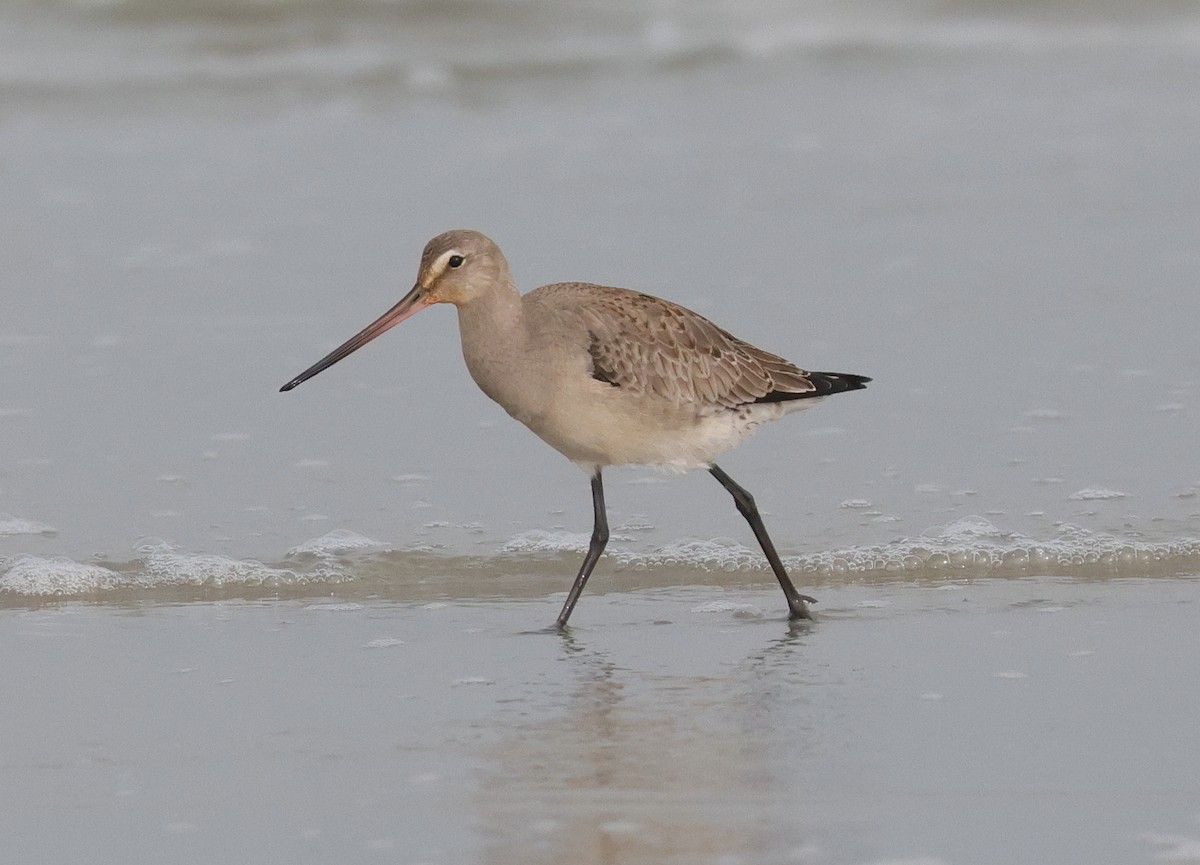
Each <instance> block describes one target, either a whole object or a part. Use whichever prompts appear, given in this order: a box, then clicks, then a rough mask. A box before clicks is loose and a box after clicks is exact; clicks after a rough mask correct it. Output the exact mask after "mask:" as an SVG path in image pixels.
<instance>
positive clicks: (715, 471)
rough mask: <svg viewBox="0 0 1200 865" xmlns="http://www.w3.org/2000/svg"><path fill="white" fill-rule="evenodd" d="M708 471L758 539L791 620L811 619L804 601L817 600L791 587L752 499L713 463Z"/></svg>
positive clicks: (812, 602) (811, 602)
mask: <svg viewBox="0 0 1200 865" xmlns="http://www.w3.org/2000/svg"><path fill="white" fill-rule="evenodd" d="M708 470H709V472H711V473H712V476H713V477H714V478H716V479H717V480H718V481H720V482H721V486H723V487H725V489H727V490H729V494H730V495H732V496H733V501H734V503H735V504H736V505H737V509H738V512H739V513H741V515H742V516H743V517H745V518H746V522H748V523H749V524H750V528H751V529H753V530H754V537H756V538H758V544H759V546H761V547H762V551H763V553H764V554H765V555H766V557H767V561H768V562H770V563H771V570H773V571H774V572H775V577H776V579H778V580H779V586H780V588H782V589H783V594H784V596H785V597H786V598H787V603H788V609H789V610H790V611H791V618H793V619H808V618H812V616H811V614H810V613H809V611H808V604H806V603H805V601H808V603H810V604H815V603H816V602H817V599H816V598H810V597H809V596H808V595H802V594H800V593H799V592H797V591H796V587H795V586H794V585H792V581H791V578H789V577H788V575H787V571H785V570H784V569H783V562H781V561H780V560H779V553H777V552H775V545H774V544H773V543H771V536H770V535H768V534H767V527H766V526H764V525H763V521H762V517H760V516H759V515H758V508H757V507H756V506H755V504H754V497H753V496H752V495H750V493H748V492H746V490H745V489H743V488H742V487H740V486H738V485H737V483H736V482H735V481H734V480H733V478H731V477H730V476H729V475H727V474H725V472H724V471H722V470H721V467H720V466H718V465H716V464H715V463H714V464H713V465H712V466H710V467H709V469H708Z"/></svg>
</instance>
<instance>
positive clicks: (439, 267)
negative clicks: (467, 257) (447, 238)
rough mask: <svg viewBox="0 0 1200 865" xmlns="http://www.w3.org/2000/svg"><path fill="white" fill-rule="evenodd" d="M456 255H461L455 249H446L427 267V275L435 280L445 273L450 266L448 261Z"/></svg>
mask: <svg viewBox="0 0 1200 865" xmlns="http://www.w3.org/2000/svg"><path fill="white" fill-rule="evenodd" d="M456 255H462V253H461V252H459V251H458V250H457V249H447V250H446V251H445V252H443V253H442V254H441V255H439V256H438V257H437V258H436V259H434V262H433V264H431V265H430V266H429V275H430V276H431V277H433V279H437V278H438V277H439V276H441V275H442V274H443V273H445V272H446V268H447V267H449V266H450V259H451V258H453V257H454V256H456Z"/></svg>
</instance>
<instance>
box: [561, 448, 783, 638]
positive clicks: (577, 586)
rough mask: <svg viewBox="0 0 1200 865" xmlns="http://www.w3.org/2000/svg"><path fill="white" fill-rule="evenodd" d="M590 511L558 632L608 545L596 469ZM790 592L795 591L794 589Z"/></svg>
mask: <svg viewBox="0 0 1200 865" xmlns="http://www.w3.org/2000/svg"><path fill="white" fill-rule="evenodd" d="M592 509H593V510H594V511H595V522H594V523H593V524H592V542H591V543H590V544H589V545H588V551H587V555H586V556H584V557H583V564H582V565H581V566H580V568H579V574H578V576H576V577H575V583H574V585H572V586H571V591H570V593H569V594H568V595H567V602H566V603H565V604H563V608H562V612H561V613H559V614H558V627H559V629H560V630H561V629H562V628H565V627H566V626H567V619H569V618H570V617H571V610H573V609H575V602H576V601H578V600H579V596H580V595H581V594H583V587H584V586H585V585H586V584H587V581H588V577H590V576H591V575H592V569H593V568H595V567H596V562H597V561H598V560H599V559H600V554H601V553H602V552H604V545H605V544H607V543H608V514H607V513H605V509H604V483H603V481H601V480H600V469H596V473H595V474H594V475H592ZM792 591H795V589H793V590H792ZM801 603H803V602H801Z"/></svg>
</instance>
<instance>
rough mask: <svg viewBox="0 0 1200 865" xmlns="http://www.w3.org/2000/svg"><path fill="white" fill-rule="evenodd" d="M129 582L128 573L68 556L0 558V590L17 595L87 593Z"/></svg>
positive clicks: (120, 585) (109, 588)
mask: <svg viewBox="0 0 1200 865" xmlns="http://www.w3.org/2000/svg"><path fill="white" fill-rule="evenodd" d="M125 585H128V580H127V578H126V577H124V576H122V575H121V574H119V573H117V572H116V571H111V570H109V569H108V568H102V567H100V566H99V565H89V564H84V563H83V562H76V561H72V560H71V559H66V558H42V557H40V556H17V557H16V558H14V559H12V560H11V561H10V562H8V563H7V564H5V563H4V562H3V561H0V592H12V593H13V594H18V595H46V596H53V595H84V594H88V593H91V592H97V591H107V590H111V589H116V588H120V587H122V586H125Z"/></svg>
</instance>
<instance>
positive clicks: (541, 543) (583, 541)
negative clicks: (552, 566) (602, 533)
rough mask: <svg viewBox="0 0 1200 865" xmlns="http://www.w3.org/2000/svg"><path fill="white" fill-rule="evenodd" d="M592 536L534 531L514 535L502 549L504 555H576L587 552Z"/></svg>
mask: <svg viewBox="0 0 1200 865" xmlns="http://www.w3.org/2000/svg"><path fill="white" fill-rule="evenodd" d="M590 543H591V535H589V534H585V533H581V532H548V531H545V530H543V529H532V530H530V531H528V532H521V533H520V534H516V535H513V536H512V537H511V538H509V539H508V540H507V541H505V543H504V545H503V546H502V547H501V548H500V551H501V552H504V553H576V552H584V551H586V550H587V548H588V545H589V544H590Z"/></svg>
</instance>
